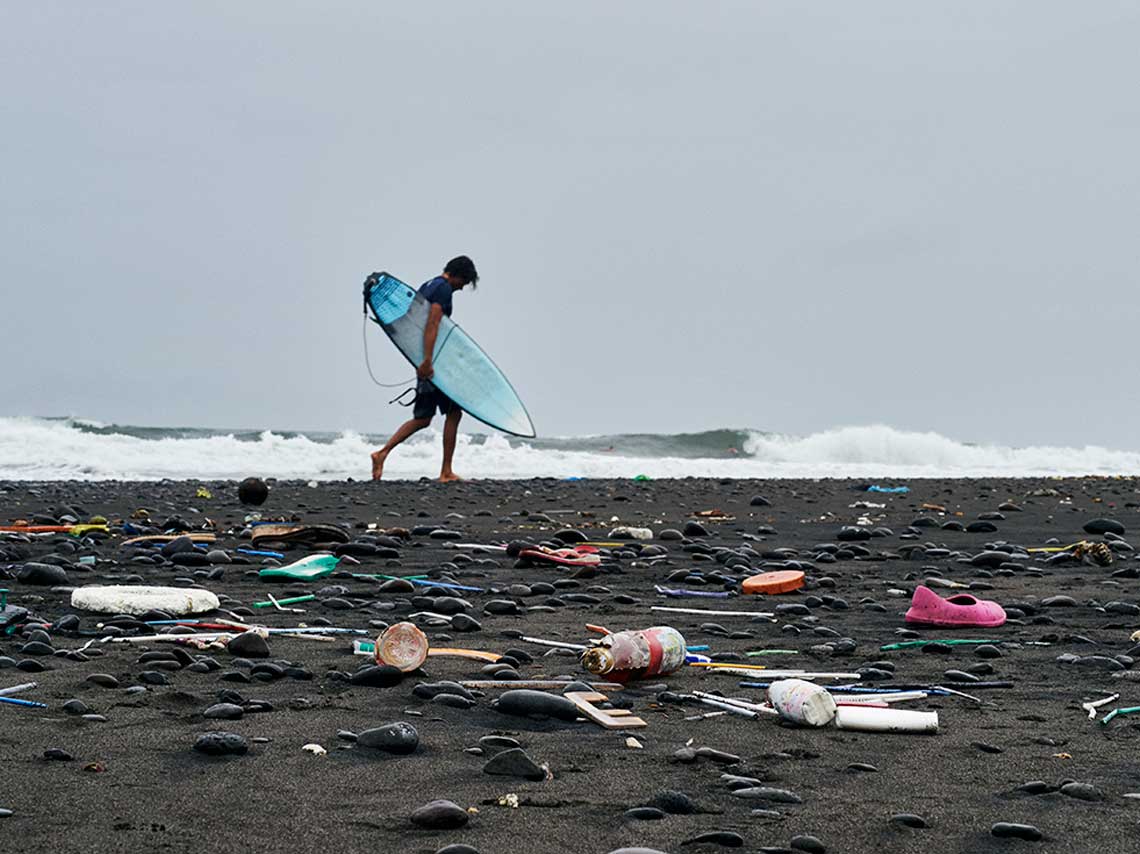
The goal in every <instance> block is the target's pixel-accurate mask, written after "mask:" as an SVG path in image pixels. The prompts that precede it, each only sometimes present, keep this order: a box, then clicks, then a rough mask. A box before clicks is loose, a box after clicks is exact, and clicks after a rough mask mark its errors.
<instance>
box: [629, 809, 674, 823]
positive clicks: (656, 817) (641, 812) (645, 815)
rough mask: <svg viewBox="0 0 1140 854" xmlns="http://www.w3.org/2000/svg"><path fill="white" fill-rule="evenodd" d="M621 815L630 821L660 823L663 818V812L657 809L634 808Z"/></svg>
mask: <svg viewBox="0 0 1140 854" xmlns="http://www.w3.org/2000/svg"><path fill="white" fill-rule="evenodd" d="M622 815H623V816H624V817H625V818H627V819H630V820H631V821H661V820H662V819H663V818H665V811H664V810H661V809H658V808H657V807H634V808H633V809H628V810H626V811H625V812H624V813H623V814H622Z"/></svg>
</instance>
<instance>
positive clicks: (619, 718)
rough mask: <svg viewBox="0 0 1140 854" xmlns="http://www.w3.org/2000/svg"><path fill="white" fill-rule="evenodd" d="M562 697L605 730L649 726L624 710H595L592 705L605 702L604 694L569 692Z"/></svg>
mask: <svg viewBox="0 0 1140 854" xmlns="http://www.w3.org/2000/svg"><path fill="white" fill-rule="evenodd" d="M562 696H564V697H566V699H568V700H570V702H572V703H573V704H574V705H575V706H577V707H578V709H579V710H580V711H581V712H582V714H584V715H585V716H586V717H588V718H589V719H590V720H592V721H593V722H594V723H596V724H597V725H598V726H600V727H604V728H605V729H637V728H639V727H645V726H649V724H647V723H646V722H645V721H643V720H642V719H641V718H639V717H636V716H635V715H633V714H632V713H631V712H629V711H628V710H626V709H613V710H610V709H599V708H597V707H596V706H595V705H594V703H596V702H599V701H602V700H605V699H606V696H605V694H598V693H596V692H594V691H570V692H568V693H566V694H563V695H562Z"/></svg>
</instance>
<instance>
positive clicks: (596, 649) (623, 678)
mask: <svg viewBox="0 0 1140 854" xmlns="http://www.w3.org/2000/svg"><path fill="white" fill-rule="evenodd" d="M684 663H685V639H684V638H683V637H682V636H681V633H680V632H679V631H677V630H676V629H674V628H670V627H669V626H654V627H653V628H651V629H642V630H640V631H628V632H614V633H613V634H609V635H606V636H605V637H604V638H602V639H601V640H599V641H598V642H597V645H596V646H593V647H591V648H590V649H588V650H586V651H585V652H584V653H582V666H583V667H585V668H586V670H588V671H589V672H590V673H593V674H594V675H595V676H601V677H602V678H603V679H605V680H606V681H607V682H628V681H629V680H631V679H644V678H646V677H649V676H665V675H667V674H669V673H673V672H674V671H676V670H679V669H680V668H681V667H682V666H683V665H684Z"/></svg>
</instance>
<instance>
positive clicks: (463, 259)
mask: <svg viewBox="0 0 1140 854" xmlns="http://www.w3.org/2000/svg"><path fill="white" fill-rule="evenodd" d="M443 272H445V273H448V274H449V275H452V276H457V277H458V278H460V279H462V280H463V281H465V282H469V283H470V284H471V287H475V286H476V284H478V282H479V271H478V270H476V269H475V262H474V261H472V260H471V259H470V258H468V257H467V256H466V255H458V256H456V257H455V258H452V259H451V260H450V261H448V262H447V266H446V267H444V268H443Z"/></svg>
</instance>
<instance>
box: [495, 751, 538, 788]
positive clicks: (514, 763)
mask: <svg viewBox="0 0 1140 854" xmlns="http://www.w3.org/2000/svg"><path fill="white" fill-rule="evenodd" d="M483 773H484V774H492V775H496V776H501V777H521V778H522V779H524V780H544V779H546V772H545V771H544V770H543V769H542V768H541V767H540V766H539V765H538V764H537V763H536V762H535V761H534V760H533V759H531V758H530V757H529V756H527V754H526V752H525V751H524V750H523V749H522V748H521V747H512V748H509V749H507V750H504V751H502V752H501V753H496V754H495V755H494V756H493V757H491V759H490V761H488V762H487V764H486V765H484V766H483Z"/></svg>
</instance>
